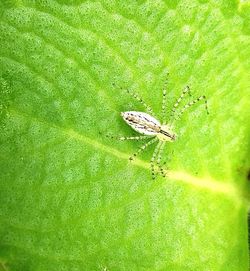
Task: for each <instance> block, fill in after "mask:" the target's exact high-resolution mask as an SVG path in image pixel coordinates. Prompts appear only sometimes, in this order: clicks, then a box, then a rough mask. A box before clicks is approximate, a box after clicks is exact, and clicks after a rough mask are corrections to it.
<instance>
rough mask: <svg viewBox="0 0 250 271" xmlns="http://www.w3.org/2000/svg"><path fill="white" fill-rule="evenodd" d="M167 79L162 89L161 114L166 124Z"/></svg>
mask: <svg viewBox="0 0 250 271" xmlns="http://www.w3.org/2000/svg"><path fill="white" fill-rule="evenodd" d="M166 88H167V80H166V82H165V84H164V88H163V91H162V105H161V116H162V119H163V124H166V95H167V90H166Z"/></svg>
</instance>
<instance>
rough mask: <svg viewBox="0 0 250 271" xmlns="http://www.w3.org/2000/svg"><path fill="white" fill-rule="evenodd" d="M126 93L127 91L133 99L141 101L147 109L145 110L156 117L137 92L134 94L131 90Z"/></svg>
mask: <svg viewBox="0 0 250 271" xmlns="http://www.w3.org/2000/svg"><path fill="white" fill-rule="evenodd" d="M121 89H122V88H121ZM126 91H127V93H128V94H129V95H130V96H131V97H133V98H134V99H136V100H137V101H139V102H140V103H141V104H142V105H143V106H144V107H145V109H146V110H147V111H148V113H149V114H150V115H155V114H154V112H153V110H152V108H151V107H150V106H149V105H148V104H146V103H145V102H144V100H143V99H142V98H141V97H140V96H139V95H138V94H137V93H136V92H133V91H132V90H129V89H126Z"/></svg>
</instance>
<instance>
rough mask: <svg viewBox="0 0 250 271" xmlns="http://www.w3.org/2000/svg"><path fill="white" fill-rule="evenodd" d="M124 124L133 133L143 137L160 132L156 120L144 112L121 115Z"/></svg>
mask: <svg viewBox="0 0 250 271" xmlns="http://www.w3.org/2000/svg"><path fill="white" fill-rule="evenodd" d="M121 115H122V117H123V119H124V120H125V121H126V123H127V124H128V125H129V126H131V127H132V128H133V129H134V130H135V131H137V132H138V133H141V134H144V135H156V134H158V133H159V132H160V123H159V121H158V120H157V119H155V118H154V117H152V116H150V115H149V114H147V113H144V112H137V111H128V112H123V113H121Z"/></svg>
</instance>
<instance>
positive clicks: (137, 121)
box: [106, 81, 209, 179]
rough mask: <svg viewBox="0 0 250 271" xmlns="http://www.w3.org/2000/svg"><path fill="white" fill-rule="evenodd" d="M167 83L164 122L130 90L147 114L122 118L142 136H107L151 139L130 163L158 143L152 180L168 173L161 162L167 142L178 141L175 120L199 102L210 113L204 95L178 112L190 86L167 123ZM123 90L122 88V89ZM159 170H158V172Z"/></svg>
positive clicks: (163, 96) (181, 96) (163, 103)
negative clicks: (203, 104) (158, 175)
mask: <svg viewBox="0 0 250 271" xmlns="http://www.w3.org/2000/svg"><path fill="white" fill-rule="evenodd" d="M166 83H167V81H166V82H165V84H164V87H163V91H162V107H161V116H162V122H160V121H159V120H157V119H156V118H155V117H153V116H155V114H154V112H153V110H152V108H151V107H150V106H149V105H148V104H146V103H145V102H144V100H143V99H142V98H141V97H140V96H139V95H138V94H137V93H136V92H133V91H130V90H128V89H127V90H126V91H127V93H128V94H129V95H130V96H132V97H133V98H134V99H136V100H137V101H139V102H140V103H141V104H142V105H143V106H144V108H145V110H146V112H147V113H145V112H139V111H126V112H121V117H122V118H123V120H124V121H125V122H126V123H127V124H128V125H129V126H130V127H131V128H132V129H134V130H135V131H136V132H138V133H139V134H141V135H138V136H113V135H106V136H107V137H109V138H112V139H117V140H121V141H123V140H138V141H139V140H145V139H149V141H148V142H146V143H144V144H143V145H142V146H141V147H139V149H138V150H137V151H136V152H135V153H134V154H133V155H132V156H130V157H129V160H130V161H133V160H134V159H135V158H136V157H137V156H138V155H139V154H141V153H142V152H143V151H144V150H145V149H146V148H147V147H148V146H150V145H152V144H154V143H156V142H157V145H156V147H155V149H154V152H153V155H152V158H151V160H150V167H151V174H152V179H155V178H156V176H157V174H161V175H162V176H163V177H165V176H166V172H165V171H164V169H163V167H162V164H161V160H162V152H163V150H164V147H165V144H166V142H174V141H175V140H176V137H177V135H176V133H175V132H174V129H173V123H174V121H175V120H177V119H180V118H181V116H182V115H183V113H184V112H185V111H186V110H187V109H188V108H189V107H191V106H192V105H194V104H196V103H197V102H199V101H202V100H203V101H204V103H205V109H206V111H207V114H209V112H208V106H207V98H206V96H205V95H202V96H200V97H198V98H196V99H194V100H192V101H190V102H188V103H187V104H186V105H184V106H183V107H182V108H181V109H180V110H179V111H178V110H177V109H178V107H179V104H180V102H181V101H182V99H183V98H184V97H185V95H186V94H187V93H189V95H190V96H191V93H190V88H189V86H186V87H185V88H184V89H183V91H182V93H181V95H180V96H179V98H178V99H177V100H176V102H175V104H174V105H173V108H172V110H171V113H170V118H169V121H168V123H167V119H166V93H167V91H166ZM121 89H122V88H121ZM156 168H157V170H156Z"/></svg>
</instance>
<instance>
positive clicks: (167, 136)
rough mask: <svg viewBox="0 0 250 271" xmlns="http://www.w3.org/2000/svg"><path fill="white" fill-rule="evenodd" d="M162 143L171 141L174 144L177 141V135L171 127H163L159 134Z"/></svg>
mask: <svg viewBox="0 0 250 271" xmlns="http://www.w3.org/2000/svg"><path fill="white" fill-rule="evenodd" d="M157 137H158V139H159V140H160V141H170V142H173V141H175V139H176V135H175V133H174V132H173V131H172V129H171V127H170V126H169V125H167V124H166V125H162V126H161V130H160V133H158V134H157Z"/></svg>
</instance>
